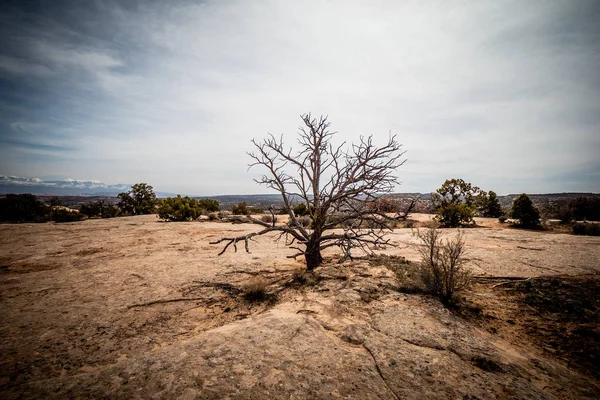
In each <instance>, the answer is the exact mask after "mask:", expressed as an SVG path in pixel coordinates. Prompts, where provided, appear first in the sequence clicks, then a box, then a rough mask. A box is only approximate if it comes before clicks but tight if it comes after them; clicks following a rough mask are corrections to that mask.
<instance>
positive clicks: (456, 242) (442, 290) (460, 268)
mask: <svg viewBox="0 0 600 400" xmlns="http://www.w3.org/2000/svg"><path fill="white" fill-rule="evenodd" d="M416 235H417V237H418V238H419V239H420V240H421V246H420V247H419V252H420V253H421V264H420V271H421V279H422V280H423V283H424V285H425V287H426V289H427V290H428V291H429V292H430V293H432V294H434V295H435V296H437V297H438V298H439V299H440V300H441V301H442V303H444V304H446V305H448V304H450V303H452V302H453V301H454V300H455V295H456V294H457V293H458V292H460V291H461V290H463V289H466V288H467V287H469V286H470V285H471V280H472V278H471V273H470V271H469V270H467V269H465V268H464V254H465V250H466V248H465V241H464V238H463V234H462V232H460V231H459V232H458V234H457V235H456V238H454V239H452V240H448V239H446V240H443V239H442V237H441V235H442V234H441V231H440V230H439V229H437V226H435V225H432V226H430V227H429V228H427V229H424V230H417V231H416Z"/></svg>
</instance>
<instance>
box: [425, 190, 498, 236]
mask: <svg viewBox="0 0 600 400" xmlns="http://www.w3.org/2000/svg"><path fill="white" fill-rule="evenodd" d="M485 198H486V193H485V192H484V191H483V190H481V189H479V188H478V187H477V186H472V185H471V184H470V183H468V182H465V181H464V180H462V179H447V180H446V181H445V182H444V183H443V184H442V186H441V187H440V188H439V189H437V190H436V193H433V195H432V196H431V200H432V202H433V204H434V206H435V208H436V213H437V216H436V221H438V222H439V223H440V225H442V226H445V227H448V228H452V227H458V226H463V225H472V224H474V221H473V217H474V216H475V211H476V210H477V207H478V206H479V205H481V202H482V201H483V199H485Z"/></svg>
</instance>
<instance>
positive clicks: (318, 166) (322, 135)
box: [211, 114, 406, 270]
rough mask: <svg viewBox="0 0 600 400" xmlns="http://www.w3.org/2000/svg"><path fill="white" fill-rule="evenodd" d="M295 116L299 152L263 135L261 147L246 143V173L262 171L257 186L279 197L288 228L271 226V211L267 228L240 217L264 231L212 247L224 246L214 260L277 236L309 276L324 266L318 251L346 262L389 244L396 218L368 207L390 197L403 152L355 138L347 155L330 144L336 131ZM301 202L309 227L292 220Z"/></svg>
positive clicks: (391, 143) (391, 144)
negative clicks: (354, 253)
mask: <svg viewBox="0 0 600 400" xmlns="http://www.w3.org/2000/svg"><path fill="white" fill-rule="evenodd" d="M301 117H302V122H303V123H304V126H301V127H300V128H299V133H298V134H299V137H298V144H299V149H298V151H297V152H295V153H293V151H292V149H291V148H289V149H288V148H284V145H283V137H280V138H279V139H277V138H275V137H274V136H273V135H269V136H268V137H267V138H266V139H264V140H263V141H260V142H259V141H256V140H252V143H253V144H254V146H255V148H256V149H255V151H254V152H252V153H248V154H249V156H250V157H251V158H252V159H253V163H251V164H250V167H253V166H261V167H263V168H265V169H266V170H267V173H266V174H265V175H263V176H262V177H261V178H260V179H258V180H255V181H256V182H257V183H259V184H262V185H265V186H267V187H268V188H271V189H274V190H276V191H277V192H279V193H280V194H281V196H282V199H283V205H284V209H285V211H286V213H287V214H288V215H289V221H288V223H287V224H283V225H282V224H277V223H276V219H275V215H274V213H273V211H271V213H272V216H273V218H272V222H264V221H261V220H258V219H256V218H252V217H245V219H246V221H247V222H249V223H253V224H257V225H261V226H262V227H263V229H262V230H260V231H257V232H253V233H250V234H247V235H241V236H237V237H228V238H221V239H219V240H217V241H214V242H211V244H218V243H223V242H224V243H226V245H225V247H224V248H223V249H222V251H221V252H220V253H219V255H221V254H223V253H224V252H225V251H226V250H227V249H228V248H229V247H230V246H231V245H233V247H234V249H235V250H236V251H237V243H238V242H243V243H244V246H245V248H246V251H249V240H251V239H252V238H253V237H255V236H259V235H264V234H266V233H269V232H278V233H279V236H278V239H281V238H285V241H286V245H288V246H289V247H290V248H292V249H295V250H297V253H296V254H294V255H292V256H290V257H291V258H296V257H299V256H304V257H305V260H306V267H307V269H308V270H312V269H314V268H316V267H317V266H319V265H320V264H321V263H322V262H323V257H322V256H321V251H322V250H323V249H326V248H329V247H333V246H337V247H339V248H340V249H341V250H342V252H343V259H345V258H348V257H350V251H351V250H352V249H354V248H360V249H363V250H364V251H366V252H369V253H371V252H372V250H373V249H374V248H375V247H378V246H379V247H381V246H385V245H389V244H390V243H389V239H386V238H385V233H386V231H389V230H391V228H390V226H391V225H390V223H393V221H394V218H393V217H389V216H388V215H386V214H385V213H383V212H381V211H379V210H377V209H373V207H369V206H368V204H369V203H372V202H373V201H374V200H377V199H378V198H379V197H380V196H381V195H384V194H389V193H391V192H392V191H393V190H394V188H395V186H396V185H397V184H398V183H399V182H398V178H397V177H396V176H395V172H396V169H397V168H398V167H399V166H401V165H402V164H403V163H404V162H405V161H406V160H402V159H401V158H402V156H403V154H404V151H402V150H401V149H402V145H401V144H399V143H398V142H397V141H396V136H395V135H390V136H389V138H388V139H387V143H386V144H385V145H383V146H381V147H377V146H375V145H374V144H373V140H372V139H373V138H372V136H369V137H366V138H365V137H361V138H360V141H359V143H358V144H352V145H351V146H349V147H348V148H346V146H345V143H342V144H341V145H339V146H334V145H333V144H332V143H331V139H332V137H333V136H334V134H335V133H336V132H331V131H330V130H329V126H330V123H329V121H328V120H327V117H323V116H321V117H319V118H313V117H312V116H311V114H305V115H302V116H301ZM291 171H293V172H294V173H293V174H292V173H291ZM299 202H303V203H304V204H305V205H306V209H307V210H309V214H308V215H309V217H310V221H311V223H310V226H309V227H304V226H303V225H302V224H301V223H300V221H299V220H298V217H297V216H296V215H295V214H294V211H293V209H294V206H295V205H297V204H298V203H299Z"/></svg>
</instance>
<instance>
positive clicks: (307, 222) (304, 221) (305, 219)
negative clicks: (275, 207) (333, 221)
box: [296, 215, 312, 228]
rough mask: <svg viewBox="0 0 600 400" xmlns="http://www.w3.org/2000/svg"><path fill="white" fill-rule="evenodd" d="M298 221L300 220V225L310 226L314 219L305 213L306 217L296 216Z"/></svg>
mask: <svg viewBox="0 0 600 400" xmlns="http://www.w3.org/2000/svg"><path fill="white" fill-rule="evenodd" d="M296 221H298V223H299V224H300V225H302V227H304V228H308V227H310V225H311V224H312V219H311V218H310V217H309V216H308V215H305V216H304V217H300V218H296Z"/></svg>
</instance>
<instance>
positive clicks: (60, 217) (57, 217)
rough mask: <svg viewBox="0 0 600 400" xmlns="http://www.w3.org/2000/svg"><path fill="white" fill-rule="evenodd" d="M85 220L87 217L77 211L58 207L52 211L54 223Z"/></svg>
mask: <svg viewBox="0 0 600 400" xmlns="http://www.w3.org/2000/svg"><path fill="white" fill-rule="evenodd" d="M83 219H85V215H84V214H82V213H80V212H79V211H77V210H69V209H68V208H62V207H58V208H55V209H53V210H52V221H54V222H76V221H81V220H83Z"/></svg>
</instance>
